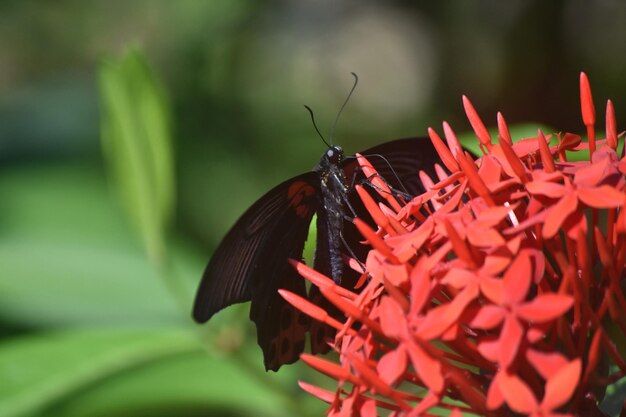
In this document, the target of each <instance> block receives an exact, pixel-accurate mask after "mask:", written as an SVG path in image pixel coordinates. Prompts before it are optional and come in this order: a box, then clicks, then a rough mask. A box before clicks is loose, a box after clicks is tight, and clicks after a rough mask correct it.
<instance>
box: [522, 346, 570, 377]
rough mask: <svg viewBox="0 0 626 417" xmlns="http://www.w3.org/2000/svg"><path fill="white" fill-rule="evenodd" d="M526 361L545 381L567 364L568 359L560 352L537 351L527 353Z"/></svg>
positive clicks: (530, 350) (529, 350)
mask: <svg viewBox="0 0 626 417" xmlns="http://www.w3.org/2000/svg"><path fill="white" fill-rule="evenodd" d="M526 359H527V360H528V362H530V364H531V365H532V366H533V368H535V370H536V371H537V372H538V373H539V375H541V376H542V377H543V379H545V380H548V379H550V377H551V376H552V375H554V374H555V373H556V372H557V371H558V370H559V369H561V368H562V367H563V366H564V365H565V364H567V358H566V357H565V356H563V354H561V353H559V352H540V351H538V350H535V349H528V350H527V351H526Z"/></svg>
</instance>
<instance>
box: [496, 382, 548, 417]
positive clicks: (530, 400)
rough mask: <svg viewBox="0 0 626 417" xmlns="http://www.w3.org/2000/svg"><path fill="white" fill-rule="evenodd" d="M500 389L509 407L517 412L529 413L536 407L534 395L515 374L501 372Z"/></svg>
mask: <svg viewBox="0 0 626 417" xmlns="http://www.w3.org/2000/svg"><path fill="white" fill-rule="evenodd" d="M499 386H500V391H501V392H502V395H503V396H504V400H505V401H506V403H507V404H508V405H509V407H511V409H512V410H513V411H515V412H518V413H523V414H530V413H531V412H533V410H535V409H537V406H538V405H539V404H537V400H536V399H535V395H534V394H533V392H532V391H531V390H530V388H528V385H526V384H525V383H524V382H523V381H522V380H521V379H520V378H519V377H518V376H517V375H508V374H505V373H503V374H502V376H501V377H500V384H499Z"/></svg>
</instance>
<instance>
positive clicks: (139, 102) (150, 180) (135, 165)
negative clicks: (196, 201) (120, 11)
mask: <svg viewBox="0 0 626 417" xmlns="http://www.w3.org/2000/svg"><path fill="white" fill-rule="evenodd" d="M100 96H101V105H102V122H101V134H102V143H103V147H104V149H105V154H106V156H107V158H108V161H109V165H110V166H111V169H112V173H113V176H114V177H115V179H116V184H117V187H118V189H119V191H120V195H121V197H122V201H123V202H124V204H125V206H126V209H127V212H128V214H129V216H130V218H131V219H132V222H133V223H134V225H135V226H136V228H137V229H138V230H139V232H140V234H141V236H142V239H143V242H144V245H145V247H146V251H147V253H148V256H149V258H150V259H151V260H152V261H154V262H156V263H157V264H160V263H161V262H162V260H163V256H164V253H165V247H164V246H165V243H164V232H165V227H166V225H167V223H168V221H169V220H170V217H171V214H172V209H173V203H174V177H173V175H174V174H173V172H174V169H173V158H172V144H171V138H170V126H169V124H170V116H169V110H168V107H167V103H166V100H165V98H164V94H163V90H162V88H161V86H160V84H159V82H158V81H157V80H156V78H155V77H154V76H153V74H152V73H151V71H150V69H149V67H148V65H147V64H146V62H145V60H144V58H143V57H142V56H141V54H140V53H139V52H138V51H136V50H130V51H128V52H127V53H125V54H124V56H123V57H122V58H120V59H119V60H109V61H106V62H104V63H103V64H102V66H101V68H100Z"/></svg>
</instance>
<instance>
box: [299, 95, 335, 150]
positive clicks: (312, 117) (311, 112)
mask: <svg viewBox="0 0 626 417" xmlns="http://www.w3.org/2000/svg"><path fill="white" fill-rule="evenodd" d="M304 108H305V109H307V110H308V111H309V114H310V115H311V121H312V122H313V127H314V128H315V131H316V132H317V134H318V135H319V136H320V138H322V142H324V143H325V144H326V146H328V147H329V148H331V146H330V145H329V144H328V142H326V139H324V136H323V135H322V132H320V130H319V129H318V127H317V123H315V116H314V115H313V110H311V108H310V107H309V106H307V105H306V104H305V105H304Z"/></svg>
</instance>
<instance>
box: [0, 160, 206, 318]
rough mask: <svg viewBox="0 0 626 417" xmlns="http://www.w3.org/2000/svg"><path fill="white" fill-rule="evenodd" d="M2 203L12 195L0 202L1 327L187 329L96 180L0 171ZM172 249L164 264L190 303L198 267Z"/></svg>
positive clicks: (46, 170)
mask: <svg viewBox="0 0 626 417" xmlns="http://www.w3.org/2000/svg"><path fill="white" fill-rule="evenodd" d="M0 195H2V196H10V198H8V197H5V198H0V213H2V215H1V216H0V218H1V223H0V265H2V274H0V316H2V318H3V319H5V320H10V321H12V322H15V323H24V324H28V325H31V326H32V325H34V326H42V325H92V324H103V323H120V322H123V323H134V324H138V323H144V324H145V323H155V322H158V323H162V322H169V323H173V322H178V323H180V322H183V320H188V316H187V314H184V315H183V314H181V312H180V311H179V310H178V309H177V307H176V304H175V302H174V300H173V299H172V298H171V297H170V295H169V294H168V292H167V290H166V289H165V288H164V286H163V284H162V281H161V280H159V276H158V274H157V272H156V268H154V266H153V265H151V264H150V262H149V261H148V260H147V259H146V257H145V256H144V253H143V250H142V248H141V247H140V246H139V245H137V243H136V241H135V239H134V236H133V235H132V233H131V232H130V230H129V229H128V226H127V224H126V222H125V221H124V218H123V216H122V213H121V212H120V210H119V208H118V207H116V204H115V202H114V201H113V199H112V198H111V196H110V195H109V193H107V192H106V188H105V184H104V181H103V178H102V173H101V172H98V171H97V170H95V169H93V168H90V167H89V166H86V165H69V164H63V165H59V166H43V165H38V166H36V167H22V168H19V169H14V170H5V171H4V172H3V174H2V176H0ZM60 197H62V198H60ZM175 243H176V244H173V245H172V249H173V254H174V256H173V259H172V261H173V263H174V266H175V267H176V269H177V270H178V271H180V272H181V273H180V274H178V275H179V276H180V277H181V278H185V279H186V281H185V282H186V283H187V287H186V290H187V293H188V294H189V298H191V294H192V293H193V291H194V286H195V284H196V283H197V280H198V278H199V276H200V274H201V271H202V267H203V264H204V259H203V257H202V256H200V255H198V254H197V253H195V252H193V251H192V250H190V249H187V248H185V247H183V246H182V245H180V244H178V243H177V242H175ZM190 303H191V302H189V303H188V305H189V306H190ZM188 308H189V309H190V308H191V307H188Z"/></svg>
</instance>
